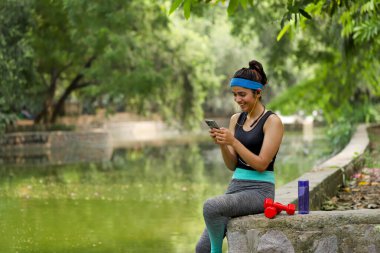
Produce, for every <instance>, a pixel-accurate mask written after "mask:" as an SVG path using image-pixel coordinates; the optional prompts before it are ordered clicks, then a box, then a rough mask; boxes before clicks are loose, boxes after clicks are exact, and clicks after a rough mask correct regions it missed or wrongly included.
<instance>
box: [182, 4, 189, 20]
mask: <svg viewBox="0 0 380 253" xmlns="http://www.w3.org/2000/svg"><path fill="white" fill-rule="evenodd" d="M190 10H191V0H185V3H184V4H183V13H184V15H185V18H186V19H189V18H190V13H191V11H190Z"/></svg>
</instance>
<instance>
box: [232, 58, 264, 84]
mask: <svg viewBox="0 0 380 253" xmlns="http://www.w3.org/2000/svg"><path fill="white" fill-rule="evenodd" d="M234 78H243V79H248V80H251V81H255V82H258V83H261V84H262V85H266V84H267V82H268V80H267V75H266V74H265V72H264V69H263V65H261V63H260V62H258V61H255V60H252V61H250V62H249V68H241V69H239V70H238V71H236V72H235V75H234Z"/></svg>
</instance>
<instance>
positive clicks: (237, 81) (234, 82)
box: [230, 78, 264, 90]
mask: <svg viewBox="0 0 380 253" xmlns="http://www.w3.org/2000/svg"><path fill="white" fill-rule="evenodd" d="M230 86H231V87H233V86H239V87H243V88H247V89H252V90H258V89H260V90H262V89H263V87H264V85H262V84H261V83H258V82H254V81H251V80H248V79H244V78H232V79H231V82H230Z"/></svg>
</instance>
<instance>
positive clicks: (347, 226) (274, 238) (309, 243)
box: [227, 209, 380, 253]
mask: <svg viewBox="0 0 380 253" xmlns="http://www.w3.org/2000/svg"><path fill="white" fill-rule="evenodd" d="M379 224H380V210H378V209H375V210H369V209H365V210H349V211H331V212H325V211H313V212H311V213H310V214H308V215H297V214H296V215H293V216H289V215H286V214H279V215H278V216H277V217H276V218H275V219H268V218H266V217H265V216H264V215H263V214H258V215H250V216H244V217H239V218H234V219H232V220H231V221H230V223H229V224H228V229H227V231H228V233H227V238H228V252H229V253H248V252H321V253H322V252H323V253H325V252H338V251H339V250H338V249H340V250H341V251H343V252H378V251H377V250H380V225H379ZM347 250H348V251H347ZM339 252H340V251H339Z"/></svg>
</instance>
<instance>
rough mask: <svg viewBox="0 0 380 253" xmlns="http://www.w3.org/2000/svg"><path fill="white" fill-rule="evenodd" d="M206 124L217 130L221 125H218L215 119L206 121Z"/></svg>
mask: <svg viewBox="0 0 380 253" xmlns="http://www.w3.org/2000/svg"><path fill="white" fill-rule="evenodd" d="M205 122H206V124H207V125H208V126H209V127H210V128H217V129H219V128H220V127H219V125H218V124H217V123H216V121H215V120H213V119H205Z"/></svg>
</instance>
